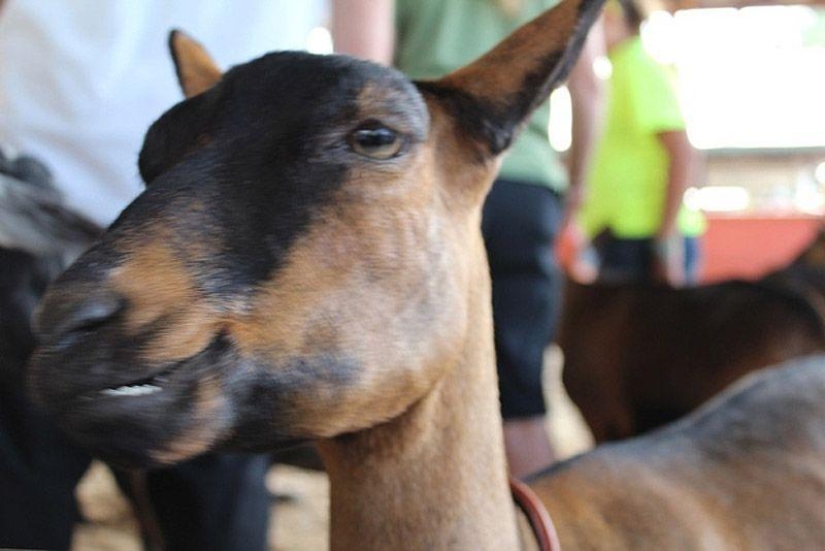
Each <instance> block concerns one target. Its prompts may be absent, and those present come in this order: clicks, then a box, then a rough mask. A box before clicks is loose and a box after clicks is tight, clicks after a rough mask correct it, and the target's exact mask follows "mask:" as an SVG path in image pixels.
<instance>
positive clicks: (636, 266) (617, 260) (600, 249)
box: [593, 231, 700, 285]
mask: <svg viewBox="0 0 825 551" xmlns="http://www.w3.org/2000/svg"><path fill="white" fill-rule="evenodd" d="M593 245H594V247H595V249H596V253H597V254H598V257H599V279H600V280H602V281H606V282H614V283H615V282H630V281H647V280H649V279H650V277H651V274H652V273H653V261H654V254H653V246H654V244H653V238H649V237H646V238H638V239H629V238H619V237H615V236H614V235H613V234H612V233H610V232H609V231H605V232H603V233H601V234H599V235H598V236H597V237H596V238H595V239H594V240H593ZM683 245H684V269H685V282H686V283H687V284H688V285H694V284H696V283H697V281H698V279H699V267H700V254H699V252H700V251H699V239H698V238H696V237H685V238H684V243H683Z"/></svg>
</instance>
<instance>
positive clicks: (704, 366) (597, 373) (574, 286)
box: [558, 233, 825, 442]
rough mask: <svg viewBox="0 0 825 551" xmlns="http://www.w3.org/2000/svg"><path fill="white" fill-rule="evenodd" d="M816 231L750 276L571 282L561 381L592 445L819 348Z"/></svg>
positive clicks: (821, 274) (823, 335) (820, 247)
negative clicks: (678, 284) (782, 260)
mask: <svg viewBox="0 0 825 551" xmlns="http://www.w3.org/2000/svg"><path fill="white" fill-rule="evenodd" d="M822 251H825V233H824V234H820V235H819V236H817V238H816V239H815V240H814V241H813V242H812V243H811V245H810V247H808V248H807V249H806V250H805V251H804V252H803V253H801V255H800V257H799V258H798V259H797V260H796V261H794V262H793V263H792V264H791V265H789V266H788V267H786V268H784V269H782V270H779V271H777V272H775V273H772V274H769V275H767V276H766V277H764V278H763V279H761V280H759V281H755V282H745V281H729V282H724V283H719V284H713V285H707V286H700V287H697V288H687V289H672V288H669V287H663V286H656V285H649V284H634V285H630V284H626V285H607V284H594V285H582V284H578V283H576V282H574V281H569V282H568V285H567V291H566V296H565V308H564V312H563V315H562V321H561V324H560V331H559V338H558V343H559V345H560V346H561V348H562V351H563V352H564V372H563V379H564V383H565V386H566V388H567V391H568V393H569V394H570V396H571V398H572V399H573V401H574V402H575V403H576V405H578V407H579V408H580V409H581V411H582V414H583V415H584V418H585V420H586V421H587V424H588V425H589V426H590V428H591V430H592V431H593V434H594V437H595V439H596V441H597V442H603V441H606V440H615V439H620V438H627V437H630V436H633V435H636V434H639V433H642V432H645V431H647V430H650V429H652V428H655V427H657V426H660V425H662V424H664V423H666V422H669V421H673V420H675V419H677V418H678V417H681V416H683V415H685V414H687V413H688V412H690V411H692V410H693V409H695V408H696V407H698V406H699V405H700V404H701V403H703V402H704V401H706V400H707V399H709V398H710V397H711V396H713V395H715V394H717V393H719V392H720V391H721V390H722V389H723V388H725V387H726V386H727V385H729V384H730V383H732V382H733V381H735V380H736V379H738V378H740V377H742V376H743V375H745V374H747V373H749V372H751V371H754V370H757V369H762V368H764V367H767V366H771V365H775V364H777V363H780V362H782V361H784V360H786V359H789V358H793V357H798V356H801V355H805V354H810V353H812V352H815V351H821V350H823V349H825V317H823V315H825V310H823V308H822V306H821V304H822V302H823V298H824V297H825V263H823V262H819V261H818V260H817V259H818V258H819V256H821V255H822V254H823V252H822Z"/></svg>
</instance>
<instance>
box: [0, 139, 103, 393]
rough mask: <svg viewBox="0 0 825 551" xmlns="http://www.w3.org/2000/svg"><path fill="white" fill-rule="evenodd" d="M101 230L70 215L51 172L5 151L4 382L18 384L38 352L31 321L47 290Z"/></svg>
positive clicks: (0, 205)
mask: <svg viewBox="0 0 825 551" xmlns="http://www.w3.org/2000/svg"><path fill="white" fill-rule="evenodd" d="M101 233H102V230H101V229H100V228H99V227H97V226H96V225H95V224H93V223H92V222H90V221H88V220H86V219H85V218H83V217H82V216H79V215H76V214H74V213H72V212H70V211H69V210H68V209H67V208H66V207H65V205H64V200H63V196H62V195H61V194H60V192H59V191H57V189H56V188H55V187H54V184H53V182H52V176H51V173H50V172H49V170H48V169H47V168H46V167H45V166H44V165H42V164H41V163H40V162H39V161H37V160H35V159H33V158H31V157H28V156H24V155H21V156H18V157H16V158H10V157H8V156H7V155H6V153H5V152H3V151H2V150H0V258H1V259H2V261H0V312H2V317H0V326H2V329H3V330H2V333H0V352H2V354H0V358H2V359H3V365H2V366H0V379H2V380H3V381H5V382H6V383H8V384H11V381H18V380H19V378H20V377H21V374H22V371H23V366H24V365H25V363H26V361H27V360H28V358H29V355H30V354H31V353H32V352H33V351H34V348H35V338H34V335H33V333H32V329H31V317H32V314H33V312H34V308H35V305H36V304H37V302H38V300H39V299H40V297H41V295H42V294H43V292H44V291H45V290H46V286H47V285H48V284H49V283H50V282H51V281H52V280H53V279H55V278H56V277H57V276H58V274H60V272H61V271H63V269H64V268H65V267H66V266H67V265H68V264H69V263H70V262H71V261H72V260H74V259H75V258H77V257H78V256H79V255H80V253H81V252H83V251H84V250H85V249H86V248H87V247H88V246H89V245H90V244H91V243H92V241H94V240H95V239H96V238H97V237H99V236H100V234H101Z"/></svg>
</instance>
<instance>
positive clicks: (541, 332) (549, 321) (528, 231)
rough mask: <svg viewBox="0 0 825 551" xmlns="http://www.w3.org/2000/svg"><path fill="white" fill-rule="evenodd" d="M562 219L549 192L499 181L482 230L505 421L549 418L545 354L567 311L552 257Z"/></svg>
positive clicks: (559, 207) (555, 197) (489, 199)
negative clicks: (563, 311)
mask: <svg viewBox="0 0 825 551" xmlns="http://www.w3.org/2000/svg"><path fill="white" fill-rule="evenodd" d="M562 215H563V203H562V199H561V197H560V196H559V195H558V194H556V193H554V192H553V191H551V190H549V189H548V188H545V187H542V186H537V185H531V184H524V183H518V182H513V181H508V180H502V179H499V180H496V182H495V183H494V184H493V188H492V190H491V191H490V195H489V196H488V197H487V201H486V203H485V204H484V211H483V218H482V231H483V233H484V240H485V243H486V246H487V255H488V257H489V261H490V274H491V276H492V280H493V321H494V323H495V345H496V357H497V365H498V376H499V391H500V397H501V412H502V415H503V416H504V418H505V419H513V418H524V417H533V416H537V415H543V414H544V413H546V411H547V408H546V405H545V402H544V395H543V392H542V366H543V361H544V350H545V348H546V347H547V345H548V344H549V343H550V342H551V341H552V340H553V337H554V335H555V331H556V326H557V322H558V318H559V312H560V309H561V292H562V274H561V271H560V270H559V267H558V265H557V263H556V260H555V257H554V255H553V241H554V239H555V238H556V236H557V235H558V232H559V229H560V226H561V223H562Z"/></svg>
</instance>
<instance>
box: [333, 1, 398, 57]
mask: <svg viewBox="0 0 825 551" xmlns="http://www.w3.org/2000/svg"><path fill="white" fill-rule="evenodd" d="M394 17H395V2H394V0H333V2H332V43H333V46H334V49H335V53H337V54H347V55H351V56H355V57H360V58H363V59H368V60H370V61H374V62H376V63H382V64H384V65H391V64H392V59H393V51H394V48H395V19H394Z"/></svg>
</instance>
